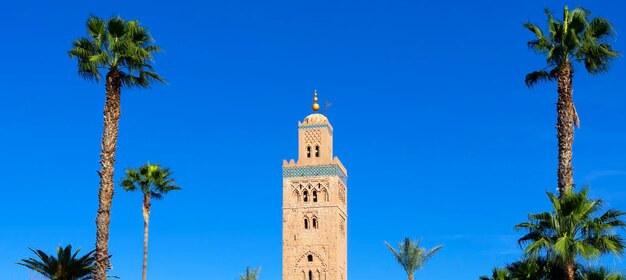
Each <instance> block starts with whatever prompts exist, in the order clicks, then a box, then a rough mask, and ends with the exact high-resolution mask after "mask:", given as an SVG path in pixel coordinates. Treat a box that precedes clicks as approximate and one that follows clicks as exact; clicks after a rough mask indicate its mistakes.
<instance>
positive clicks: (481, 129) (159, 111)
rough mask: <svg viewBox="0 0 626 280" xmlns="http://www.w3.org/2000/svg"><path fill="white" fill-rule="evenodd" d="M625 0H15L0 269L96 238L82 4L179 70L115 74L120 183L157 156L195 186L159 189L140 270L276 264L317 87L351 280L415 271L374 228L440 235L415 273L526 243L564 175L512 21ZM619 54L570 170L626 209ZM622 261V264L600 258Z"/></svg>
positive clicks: (3, 74) (544, 93)
mask: <svg viewBox="0 0 626 280" xmlns="http://www.w3.org/2000/svg"><path fill="white" fill-rule="evenodd" d="M565 4H568V5H569V6H571V7H575V6H578V5H582V6H584V7H586V8H588V9H590V10H591V11H593V12H594V15H597V16H603V17H607V18H608V19H610V20H611V21H612V22H613V23H614V24H615V27H616V29H617V32H618V38H617V40H616V41H614V46H615V48H616V49H618V50H620V51H622V52H623V53H626V44H624V41H625V39H626V37H625V36H626V35H624V34H626V22H625V21H624V20H623V19H624V17H623V11H624V10H625V8H626V4H624V3H622V2H621V1H572V2H565V1H549V2H548V1H480V0H478V1H378V2H371V1H352V2H347V1H304V2H303V1H197V2H190V1H185V0H181V1H162V0H155V1H148V2H146V1H141V2H140V1H117V0H114V1H105V2H102V1H31V0H24V1H9V2H7V3H4V4H3V9H2V10H3V16H2V17H0V26H2V27H3V28H2V32H1V34H2V39H1V41H2V43H1V44H0V55H1V56H2V66H3V67H1V68H0V84H1V85H2V89H1V90H0V100H1V101H0V119H1V120H2V121H0V131H1V132H2V134H1V136H2V137H1V138H0V154H1V155H2V156H1V157H0V158H1V160H0V172H1V173H0V177H2V178H4V179H3V182H2V186H3V187H2V195H1V196H0V278H2V279H10V280H17V279H29V276H32V275H34V274H32V272H30V271H29V270H28V269H26V268H23V267H20V266H18V265H16V264H15V263H16V262H17V261H18V260H19V259H20V258H25V257H30V256H31V254H30V252H29V251H28V250H27V248H28V247H33V248H38V249H43V250H45V251H49V252H52V251H53V250H54V248H55V247H56V246H58V245H65V244H69V243H71V244H72V245H74V246H76V247H82V248H83V250H84V251H88V250H91V249H92V248H93V244H94V238H95V234H94V232H95V225H94V220H95V214H96V207H97V189H98V180H99V179H98V176H97V174H96V170H98V169H99V164H98V161H99V156H98V154H99V152H100V137H101V131H102V107H103V103H104V85H103V84H94V83H91V82H86V81H83V80H81V79H80V78H79V77H78V76H77V75H76V64H75V62H74V61H72V60H70V59H69V58H68V56H67V54H66V52H67V50H68V49H69V48H70V46H71V41H72V40H73V39H75V38H77V37H79V36H83V35H84V34H85V32H84V22H85V20H86V19H87V17H88V15H89V14H90V13H93V14H95V15H98V16H101V17H109V16H112V15H121V16H122V17H124V18H126V19H139V20H140V21H141V23H142V24H143V25H144V26H146V27H148V28H149V29H150V31H151V33H152V35H153V36H154V38H155V39H156V43H157V44H158V45H160V46H162V47H163V48H164V49H165V52H163V53H161V54H159V55H158V56H157V57H156V59H157V62H156V65H155V67H156V69H157V71H158V72H159V73H161V74H162V75H163V76H164V77H166V78H167V80H168V81H169V85H167V86H162V85H157V86H155V87H154V88H153V89H152V90H143V91H142V90H125V91H124V92H123V93H122V106H123V108H122V119H121V122H120V139H119V142H118V153H117V164H116V174H115V177H116V182H118V181H119V178H120V177H121V175H122V171H123V169H124V168H126V167H136V166H139V165H141V164H143V163H145V162H146V161H148V160H149V161H151V162H158V163H161V164H162V165H164V166H168V167H170V168H171V169H172V170H173V171H174V172H175V178H176V179H177V181H178V182H179V184H180V185H181V186H182V187H183V188H184V189H183V190H182V191H179V192H175V193H171V194H170V195H168V196H167V197H166V198H165V199H164V200H163V201H157V202H155V203H154V204H153V212H152V219H151V228H150V260H149V276H150V279H152V280H160V279H168V280H169V279H216V280H218V279H231V280H234V279H236V278H237V277H238V275H239V273H240V272H242V271H243V270H244V269H245V267H246V266H247V265H250V266H261V267H262V272H261V279H267V280H269V279H280V277H281V196H282V194H281V187H282V178H281V175H282V174H281V164H282V160H283V159H291V158H295V157H296V155H297V153H296V152H297V151H296V145H297V143H296V142H297V122H298V120H301V119H303V118H304V117H305V116H306V115H308V114H309V113H310V102H311V94H312V92H313V89H317V90H318V91H319V94H320V98H321V100H322V101H326V100H328V101H331V102H332V103H333V106H332V107H331V108H330V110H329V112H328V117H329V118H330V120H331V122H332V124H333V126H334V128H335V153H336V155H337V156H339V157H340V158H341V160H342V161H343V163H344V164H345V166H346V167H347V168H348V172H349V176H350V179H349V185H348V188H349V189H348V191H349V227H348V228H349V236H348V256H349V259H348V267H349V278H350V279H352V280H357V279H404V278H405V275H404V272H403V271H402V269H401V268H400V266H399V265H397V264H396V263H395V261H394V260H393V258H392V256H391V254H390V253H389V252H388V250H387V249H386V248H385V247H384V245H383V242H384V241H389V242H391V243H394V244H395V243H396V242H397V241H400V240H401V239H402V238H403V237H405V236H408V237H411V238H419V237H423V238H424V241H423V244H424V245H426V246H427V247H432V246H435V245H438V244H442V245H444V246H445V248H444V249H443V250H442V251H441V252H440V253H439V254H437V255H436V256H435V257H434V258H433V259H432V261H431V262H430V263H429V264H428V265H427V266H426V267H425V268H424V269H423V270H422V271H420V272H418V273H417V274H416V279H439V280H458V279H477V277H478V276H479V275H482V274H487V273H489V271H490V270H491V268H492V267H493V266H495V265H503V264H504V263H506V262H509V261H513V260H515V259H516V258H518V257H519V256H520V252H521V251H520V249H519V247H517V245H516V239H517V238H518V237H520V235H521V233H517V232H515V231H514V230H513V229H512V227H513V226H514V225H515V224H516V223H518V222H521V221H524V220H525V217H526V214H528V213H529V212H539V211H543V210H546V209H548V200H547V199H546V196H545V194H544V191H546V190H550V191H553V190H554V189H555V181H556V138H555V135H556V132H555V130H554V122H555V102H556V88H555V85H554V84H546V85H541V86H538V87H536V88H535V89H534V90H529V89H528V88H526V87H525V85H524V83H523V78H524V75H525V73H527V72H529V71H532V70H536V69H539V68H541V67H543V65H544V60H543V58H542V57H541V56H539V55H535V54H533V53H532V52H530V51H529V50H528V49H527V47H526V41H527V40H528V39H530V38H531V34H530V33H529V32H528V31H526V30H525V29H523V27H522V25H521V24H522V23H523V22H525V21H527V20H530V21H533V22H537V23H540V24H543V23H544V22H545V17H544V14H543V9H544V7H546V6H547V7H548V8H550V9H552V10H553V11H555V14H557V15H560V13H561V9H562V7H563V5H565ZM625 77H626V58H620V59H618V60H617V61H616V62H615V64H614V65H613V68H612V70H611V72H610V73H608V74H606V75H602V76H598V77H591V76H589V75H588V74H586V73H585V72H584V71H583V70H582V69H580V68H579V71H578V72H577V73H576V76H575V81H574V97H575V102H576V104H577V108H578V112H579V114H580V117H581V123H582V127H581V128H580V129H578V130H576V139H575V145H574V166H575V181H576V183H577V184H579V185H585V184H590V185H591V186H592V195H593V196H594V197H598V196H601V197H603V198H604V199H606V200H607V202H608V205H609V206H611V207H617V208H620V209H622V210H626V193H625V192H624V187H625V186H626V160H625V159H626V145H625V144H624V143H626V125H625V123H626V113H625V112H626V95H625V94H624V93H625V92H626V79H625ZM142 226H143V224H142V217H141V199H140V196H139V195H138V194H137V193H124V192H123V191H122V190H121V189H120V188H117V192H116V195H115V197H114V204H113V212H112V222H111V239H110V251H111V253H112V254H113V264H114V267H113V270H112V271H111V274H113V275H117V276H120V277H121V278H122V279H139V277H140V274H141V258H142V253H141V250H142V234H143V233H142ZM607 265H608V266H609V267H611V268H615V269H621V268H624V266H625V263H624V261H623V260H622V261H619V260H616V261H613V260H611V261H609V262H608V263H607Z"/></svg>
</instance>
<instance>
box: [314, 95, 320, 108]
mask: <svg viewBox="0 0 626 280" xmlns="http://www.w3.org/2000/svg"><path fill="white" fill-rule="evenodd" d="M319 109H320V105H319V104H317V90H315V91H314V92H313V111H315V112H317V111H318V110H319Z"/></svg>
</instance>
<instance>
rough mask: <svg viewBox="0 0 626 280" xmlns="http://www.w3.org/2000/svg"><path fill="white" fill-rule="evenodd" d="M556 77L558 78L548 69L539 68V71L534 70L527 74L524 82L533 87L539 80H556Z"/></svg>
mask: <svg viewBox="0 0 626 280" xmlns="http://www.w3.org/2000/svg"><path fill="white" fill-rule="evenodd" d="M556 78H557V77H556V75H554V74H551V73H550V72H548V71H546V70H538V71H534V72H531V73H528V74H526V78H525V79H524V83H526V86H527V87H529V88H532V87H533V86H535V85H536V84H537V83H539V82H546V81H554V80H556Z"/></svg>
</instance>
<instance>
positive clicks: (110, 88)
mask: <svg viewBox="0 0 626 280" xmlns="http://www.w3.org/2000/svg"><path fill="white" fill-rule="evenodd" d="M120 89H121V82H120V75H119V72H118V71H117V70H116V69H112V70H111V71H109V73H107V76H106V101H105V103H104V130H103V132H102V144H101V149H102V152H101V153H100V165H101V167H102V168H101V170H100V171H98V175H100V190H99V192H98V214H97V217H96V253H95V264H94V268H93V279H94V280H106V278H107V268H108V267H109V264H110V260H109V252H108V248H109V224H110V223H111V202H112V200H113V167H114V164H115V149H116V148H117V146H116V145H117V132H118V129H119V119H120Z"/></svg>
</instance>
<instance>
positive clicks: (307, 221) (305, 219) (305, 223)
mask: <svg viewBox="0 0 626 280" xmlns="http://www.w3.org/2000/svg"><path fill="white" fill-rule="evenodd" d="M304 229H309V219H307V218H304Z"/></svg>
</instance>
